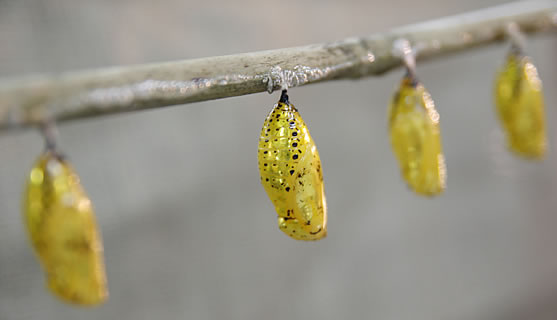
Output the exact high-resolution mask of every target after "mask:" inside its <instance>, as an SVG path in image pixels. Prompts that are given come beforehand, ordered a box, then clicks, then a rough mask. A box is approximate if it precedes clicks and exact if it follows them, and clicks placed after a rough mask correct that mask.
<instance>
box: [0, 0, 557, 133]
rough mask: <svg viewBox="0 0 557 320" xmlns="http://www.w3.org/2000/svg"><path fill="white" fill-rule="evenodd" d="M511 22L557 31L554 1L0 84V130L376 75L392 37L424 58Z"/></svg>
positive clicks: (389, 58) (502, 34) (486, 39)
mask: <svg viewBox="0 0 557 320" xmlns="http://www.w3.org/2000/svg"><path fill="white" fill-rule="evenodd" d="M511 22H514V23H516V24H517V25H518V27H520V30H522V32H524V33H527V34H528V33H530V34H532V33H538V32H542V31H556V30H557V2H555V1H550V0H545V1H543V0H542V1H526V2H515V3H510V4H506V5H501V6H497V7H492V8H488V9H483V10H479V11H475V12H471V13H467V14H462V15H456V16H452V17H446V18H442V19H438V20H433V21H428V22H424V23H419V24H415V25H409V26H405V27H401V28H397V29H394V30H392V31H390V32H387V33H381V34H375V35H371V36H367V37H361V38H349V39H344V40H341V41H337V42H332V43H324V44H316V45H309V46H303V47H296V48H288V49H278V50H270V51H261V52H254V53H245V54H236V55H229V56H221V57H210V58H202V59H194V60H184V61H175V62H166V63H155V64H148V65H139V66H131V67H113V68H106V69H100V70H90V71H78V72H67V73H61V74H56V75H40V76H34V77H23V78H15V79H5V80H2V81H0V130H1V131H5V130H8V129H15V128H21V127H26V126H30V125H36V124H39V123H41V122H44V121H47V120H55V121H63V120H70V119H77V118H87V117H92V116H96V115H102V114H112V113H121V112H128V111H134V110H140V109H147V108H158V107H163V106H170V105H177V104H185V103H191V102H197V101H205V100H212V99H219V98H225V97H232V96H240V95H246V94H251V93H257V92H263V91H266V90H268V89H269V90H277V89H280V88H281V86H283V85H285V84H286V85H288V86H290V87H292V86H301V85H305V84H309V83H315V82H321V81H329V80H336V79H348V78H351V79H354V78H360V77H365V76H372V75H381V74H383V73H385V72H387V71H390V70H392V69H394V68H397V67H400V66H401V65H402V62H401V59H400V58H399V57H397V56H396V55H393V53H392V47H393V41H395V40H396V39H399V38H405V39H408V40H409V41H410V43H411V44H412V47H413V48H414V50H415V52H416V58H417V60H418V61H423V60H426V59H432V58H437V57H440V56H443V55H446V54H448V53H454V52H465V51H467V50H471V49H473V48H476V47H479V46H485V45H488V44H491V43H495V42H501V41H503V40H505V39H506V38H507V34H506V31H505V30H506V29H507V26H508V24H509V23H511Z"/></svg>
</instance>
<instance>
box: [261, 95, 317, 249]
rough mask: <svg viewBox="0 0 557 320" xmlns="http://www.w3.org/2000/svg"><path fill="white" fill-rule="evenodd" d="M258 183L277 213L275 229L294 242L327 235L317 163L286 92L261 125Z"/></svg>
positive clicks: (307, 136)
mask: <svg viewBox="0 0 557 320" xmlns="http://www.w3.org/2000/svg"><path fill="white" fill-rule="evenodd" d="M258 163H259V173H260V174H261V183H262V184H263V187H264V188H265V191H267V195H268V196H269V198H270V199H271V201H272V202H273V205H274V206H275V210H276V211H277V214H278V225H279V228H280V229H281V230H282V231H283V232H284V233H286V234H287V235H289V236H290V237H292V238H294V239H297V240H319V239H321V238H323V237H325V236H326V235H327V204H326V201H325V191H324V188H323V174H322V172H321V160H320V159H319V153H318V152H317V148H316V147H315V143H314V142H313V139H312V138H311V136H310V135H309V131H308V129H307V127H306V124H305V123H304V121H303V120H302V117H300V114H299V113H298V110H296V108H295V107H294V106H293V105H292V104H291V103H290V102H289V101H288V95H287V94H286V90H283V91H282V95H281V97H280V100H279V102H278V103H277V104H275V106H274V107H273V110H271V112H270V113H269V115H268V116H267V118H266V119H265V123H264V124H263V129H262V130H261V136H260V138H259V150H258Z"/></svg>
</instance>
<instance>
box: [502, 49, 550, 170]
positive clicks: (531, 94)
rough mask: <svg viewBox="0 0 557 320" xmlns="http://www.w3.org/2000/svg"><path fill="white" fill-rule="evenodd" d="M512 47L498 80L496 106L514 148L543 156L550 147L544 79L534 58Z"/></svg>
mask: <svg viewBox="0 0 557 320" xmlns="http://www.w3.org/2000/svg"><path fill="white" fill-rule="evenodd" d="M517 51H518V50H516V49H515V50H512V51H511V52H510V53H509V55H508V56H507V61H506V63H505V65H504V66H503V68H502V69H501V70H500V71H499V73H498V75H497V79H496V84H495V104H496V110H497V113H498V115H499V118H500V119H501V122H502V124H503V128H504V130H505V132H506V136H507V143H508V146H509V148H510V150H512V151H514V152H516V153H517V154H519V155H522V156H524V157H526V158H531V159H541V158H543V156H544V155H545V151H546V133H545V113H544V102H543V93H542V82H541V80H540V78H539V77H538V71H537V70H536V67H535V66H534V65H533V64H532V62H531V61H530V59H529V58H528V57H526V56H524V55H522V54H520V53H519V52H517Z"/></svg>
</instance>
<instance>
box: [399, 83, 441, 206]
mask: <svg viewBox="0 0 557 320" xmlns="http://www.w3.org/2000/svg"><path fill="white" fill-rule="evenodd" d="M389 131H390V136H391V145H392V148H393V152H394V154H395V156H396V158H397V159H398V163H399V166H400V170H401V172H402V176H403V178H404V180H406V182H407V183H408V186H409V187H410V188H411V189H412V190H414V191H415V192H416V193H418V194H421V195H426V196H434V195H437V194H440V193H441V192H443V190H444V189H445V182H446V167H445V157H444V156H443V150H442V146H441V134H440V130H439V113H438V112H437V110H435V105H434V103H433V100H432V99H431V96H430V95H429V93H428V92H427V91H426V89H425V88H424V87H423V85H422V84H421V83H419V82H418V81H417V80H416V79H415V78H414V77H413V76H412V75H411V74H408V75H407V76H405V77H404V78H403V79H402V82H401V84H400V88H399V89H398V91H397V92H396V93H395V95H394V97H393V99H392V101H391V104H390V108H389Z"/></svg>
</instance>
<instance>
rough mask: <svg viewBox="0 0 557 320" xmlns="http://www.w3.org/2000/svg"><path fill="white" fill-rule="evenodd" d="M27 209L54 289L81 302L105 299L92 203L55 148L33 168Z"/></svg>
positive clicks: (37, 249) (29, 227) (27, 219)
mask: <svg viewBox="0 0 557 320" xmlns="http://www.w3.org/2000/svg"><path fill="white" fill-rule="evenodd" d="M23 207H24V208H23V215H24V220H25V224H26V226H27V230H28V231H29V235H30V238H31V243H32V245H33V248H34V249H35V252H36V253H37V255H38V257H39V260H40V262H41V265H42V266H43V268H44V270H45V273H46V277H47V286H48V288H49V289H50V290H51V291H52V292H53V293H55V294H56V295H57V296H58V297H60V298H62V299H63V300H65V301H68V302H72V303H75V304H80V305H96V304H100V303H102V302H103V301H105V300H106V298H107V297H108V291H107V285H106V277H105V267H104V259H103V247H102V243H101V237H100V234H99V231H98V230H97V224H96V221H95V216H94V213H93V208H92V206H91V201H90V200H89V198H88V197H87V195H86V194H85V192H84V190H83V188H82V186H81V184H80V182H79V177H78V176H77V175H76V173H75V172H74V170H73V168H72V167H71V166H70V165H69V164H68V163H67V162H66V161H65V160H64V159H63V158H62V157H60V156H59V155H57V154H56V153H55V152H53V151H46V152H45V153H44V154H43V155H41V156H40V157H39V159H38V160H37V162H36V164H35V166H34V167H33V169H32V170H31V173H30V174H29V177H28V180H27V189H26V191H25V196H24V205H23Z"/></svg>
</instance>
